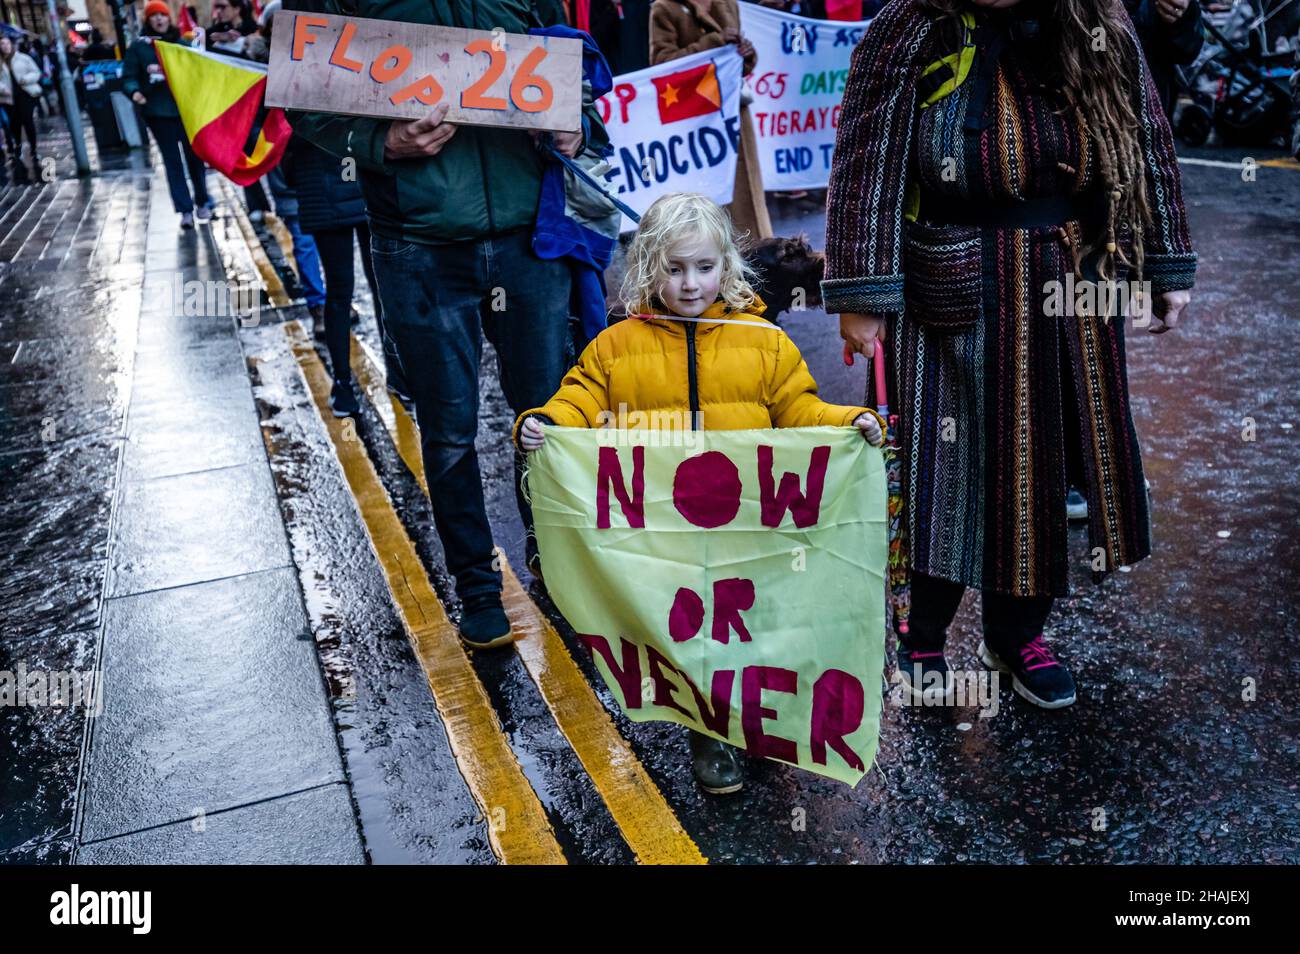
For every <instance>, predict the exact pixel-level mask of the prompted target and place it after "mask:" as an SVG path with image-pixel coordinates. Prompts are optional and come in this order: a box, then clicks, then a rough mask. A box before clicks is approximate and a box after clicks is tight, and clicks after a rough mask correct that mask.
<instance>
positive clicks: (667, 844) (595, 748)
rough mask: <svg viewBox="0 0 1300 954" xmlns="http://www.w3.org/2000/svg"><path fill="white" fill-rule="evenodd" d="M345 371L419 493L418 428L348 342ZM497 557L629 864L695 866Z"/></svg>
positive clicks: (519, 625) (561, 722)
mask: <svg viewBox="0 0 1300 954" xmlns="http://www.w3.org/2000/svg"><path fill="white" fill-rule="evenodd" d="M352 370H353V373H354V374H355V375H356V378H357V381H358V383H359V384H360V385H361V387H362V388H363V389H364V390H365V391H366V393H367V395H369V397H370V402H371V404H372V405H374V406H375V408H376V409H379V411H380V417H381V418H382V419H383V421H384V425H385V427H387V428H388V431H389V434H390V436H391V437H392V439H393V443H394V445H395V446H396V447H397V452H398V454H400V455H401V457H402V460H403V461H404V462H405V463H406V466H407V468H409V469H410V471H411V473H412V474H414V475H415V478H416V480H418V481H419V483H420V487H421V488H422V489H423V490H424V492H425V494H426V495H427V494H428V492H429V487H428V484H427V482H426V481H425V476H424V463H423V459H422V458H421V455H420V436H419V430H418V429H417V427H416V425H415V422H414V421H412V420H411V417H410V415H409V414H408V413H407V411H406V408H405V407H403V406H402V403H401V402H400V401H398V400H397V398H395V397H394V396H393V395H391V394H390V393H388V390H387V387H386V386H385V382H384V379H383V377H382V372H381V371H380V370H379V367H378V362H377V361H376V360H375V358H374V356H373V355H371V354H370V352H369V350H368V349H367V348H366V347H365V346H364V345H362V344H361V343H360V342H359V341H357V339H356V338H353V339H352ZM500 560H501V574H502V578H503V582H504V587H503V593H502V597H503V602H504V604H505V609H506V615H507V616H509V617H510V625H511V628H512V629H513V630H514V633H515V642H514V644H513V645H514V647H515V650H516V651H517V652H518V653H519V658H520V660H521V661H522V662H523V664H524V668H525V669H526V670H527V671H528V674H529V676H531V677H532V680H533V682H534V683H536V685H537V689H538V691H539V692H540V693H541V695H542V698H543V700H545V702H546V706H547V708H548V709H550V710H551V715H552V716H553V717H554V719H555V722H556V724H557V725H558V726H559V728H560V731H561V732H562V733H563V734H564V737H565V738H566V739H567V740H568V742H569V745H570V746H571V747H572V748H573V751H574V753H575V754H576V755H577V756H578V759H579V761H581V762H582V767H583V768H584V769H586V771H587V774H588V775H589V776H590V777H591V781H592V783H593V784H594V785H595V786H596V790H597V791H598V792H599V793H600V796H601V798H602V799H603V800H604V802H605V805H606V807H607V808H608V809H609V813H610V814H611V815H612V816H613V818H614V822H615V823H616V824H617V825H618V827H619V831H621V832H622V834H623V837H624V839H625V840H626V841H627V843H628V846H629V847H630V848H631V849H632V851H633V853H634V854H635V855H636V857H637V860H638V861H640V862H642V863H643V864H703V863H704V861H705V859H704V856H703V855H702V854H701V853H700V850H699V848H698V847H696V845H695V842H694V841H692V840H691V837H690V836H689V835H688V834H687V833H686V831H685V829H684V828H682V825H681V822H679V821H678V820H677V816H676V815H674V814H673V811H672V809H671V808H670V807H669V806H668V802H667V801H666V800H665V799H664V797H663V794H662V793H661V792H660V791H659V789H658V788H657V787H656V786H655V784H654V782H653V780H651V778H650V776H649V775H648V774H647V773H646V770H645V767H644V766H642V765H641V762H640V760H639V759H637V757H636V754H635V753H634V752H633V751H632V748H631V746H629V745H628V743H627V740H626V739H624V738H623V736H622V735H621V734H619V731H618V729H617V728H615V726H614V723H613V720H611V719H610V717H609V713H608V712H606V711H605V707H604V706H602V705H601V704H600V700H599V699H597V698H596V694H595V693H594V692H593V691H592V689H591V686H590V685H588V684H587V680H586V678H585V677H584V676H583V674H582V671H581V670H580V669H579V668H578V665H577V663H575V662H574V661H573V657H572V656H571V655H570V654H569V651H568V648H567V647H566V646H565V645H564V642H563V640H562V639H561V638H560V634H559V633H557V632H556V630H555V627H554V626H553V625H552V624H551V621H550V620H549V619H547V618H546V615H545V614H544V613H542V612H541V610H539V609H538V608H537V604H535V603H534V602H533V601H532V600H531V599H530V598H529V596H528V594H527V593H526V592H525V591H524V588H523V586H522V585H521V584H520V582H519V578H518V577H517V576H515V573H514V570H513V569H512V568H511V566H510V563H509V561H508V560H506V558H505V555H504V554H500Z"/></svg>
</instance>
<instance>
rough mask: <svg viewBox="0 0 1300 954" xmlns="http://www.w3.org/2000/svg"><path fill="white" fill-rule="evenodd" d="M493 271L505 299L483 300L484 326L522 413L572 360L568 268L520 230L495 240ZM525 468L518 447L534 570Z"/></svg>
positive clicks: (520, 499) (518, 477) (505, 387)
mask: <svg viewBox="0 0 1300 954" xmlns="http://www.w3.org/2000/svg"><path fill="white" fill-rule="evenodd" d="M489 272H490V275H491V278H490V281H491V287H493V288H500V289H501V297H500V299H499V300H494V299H492V298H489V299H488V301H487V302H486V303H485V304H484V307H483V329H484V332H485V333H486V335H487V338H488V340H489V341H490V342H491V343H492V347H493V348H494V349H495V350H496V353H497V366H498V368H499V369H500V377H501V390H502V392H504V394H505V398H506V403H508V404H509V405H510V408H511V410H512V411H514V413H515V414H521V413H523V412H524V411H526V410H528V409H529V408H534V407H539V406H540V405H542V404H545V403H546V402H547V401H548V400H550V399H551V396H552V395H553V394H555V392H556V390H557V389H558V388H559V386H560V381H561V379H563V377H564V374H565V372H566V371H568V370H569V368H570V366H571V365H572V363H573V361H572V358H573V355H572V339H571V336H570V334H569V287H570V273H569V266H568V265H567V264H566V263H565V262H564V261H562V260H544V259H540V258H538V257H537V256H536V255H534V254H533V250H532V239H531V237H530V236H529V235H528V234H527V232H526V231H524V230H520V231H518V232H515V233H512V234H510V235H507V236H502V237H499V238H497V239H494V240H493V241H492V243H491V253H490V261H489ZM523 472H524V455H523V454H522V453H521V452H519V451H516V452H515V502H516V504H517V505H518V507H519V516H520V517H521V518H522V519H523V522H524V530H525V533H526V534H527V538H526V553H527V560H528V563H529V566H530V568H531V569H532V570H533V571H534V572H535V573H536V572H537V570H538V567H537V565H536V561H535V559H534V557H535V554H536V539H535V537H534V535H533V512H532V508H531V507H529V506H528V501H527V500H525V499H524V494H523V489H522V487H521V481H522V478H523Z"/></svg>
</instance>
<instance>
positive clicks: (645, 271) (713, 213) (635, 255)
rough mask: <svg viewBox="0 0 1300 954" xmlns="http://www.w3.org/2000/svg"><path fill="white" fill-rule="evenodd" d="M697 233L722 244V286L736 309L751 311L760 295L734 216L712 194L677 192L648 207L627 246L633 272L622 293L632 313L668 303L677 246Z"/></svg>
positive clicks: (626, 276)
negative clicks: (670, 262) (665, 294)
mask: <svg viewBox="0 0 1300 954" xmlns="http://www.w3.org/2000/svg"><path fill="white" fill-rule="evenodd" d="M695 238H704V239H708V240H710V241H712V242H713V243H714V244H715V245H717V247H718V249H719V251H720V252H721V259H722V260H721V263H720V264H721V268H722V281H721V284H720V286H719V288H718V291H719V293H720V294H721V295H722V299H723V300H724V301H725V302H726V303H727V305H728V306H729V307H730V308H731V310H732V311H748V310H749V308H750V307H751V306H752V305H753V304H754V301H755V299H756V298H757V294H756V293H755V291H754V284H753V283H754V282H755V281H756V278H755V275H754V271H753V269H751V268H750V267H749V265H748V263H746V261H745V257H744V256H743V255H742V254H741V251H740V246H739V244H738V243H737V241H736V235H735V232H734V231H733V229H732V227H731V219H730V218H729V217H728V216H727V213H726V212H724V211H723V210H722V207H721V206H719V205H718V204H717V203H716V202H714V201H713V200H712V199H710V198H708V197H707V196H703V195H700V194H699V193H698V192H674V193H672V194H671V195H665V196H662V197H660V198H658V199H656V200H655V201H654V203H653V204H652V205H651V206H650V208H648V209H646V211H645V215H643V216H642V217H641V226H640V228H638V229H637V231H636V235H635V236H634V237H633V238H632V244H631V245H630V246H628V250H627V272H626V273H625V274H624V275H623V285H622V288H621V289H620V291H619V298H620V300H621V301H622V304H623V307H624V309H625V310H626V311H627V313H628V314H633V313H635V312H639V311H641V310H642V309H644V308H646V307H650V308H665V307H666V306H665V305H664V302H663V299H662V297H661V296H660V290H661V289H662V288H663V287H664V285H665V284H667V282H668V278H669V275H668V260H669V258H670V257H671V256H672V252H673V249H674V248H676V247H678V246H680V245H682V244H684V243H686V242H688V241H690V240H692V239H695Z"/></svg>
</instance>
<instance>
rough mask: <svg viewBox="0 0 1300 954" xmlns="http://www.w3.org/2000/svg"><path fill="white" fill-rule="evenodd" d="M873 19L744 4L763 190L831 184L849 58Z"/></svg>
mask: <svg viewBox="0 0 1300 954" xmlns="http://www.w3.org/2000/svg"><path fill="white" fill-rule="evenodd" d="M868 22H870V21H860V22H844V21H839V20H812V19H809V18H808V17H801V16H796V15H795V14H792V13H783V12H781V11H779V10H773V9H772V8H770V7H763V6H759V5H758V4H755V3H742V4H741V5H740V24H741V30H742V31H743V32H744V34H745V36H746V37H747V38H748V39H749V40H750V42H752V43H753V44H754V49H755V50H756V51H757V52H758V66H757V67H756V68H755V70H754V72H753V73H751V74H750V75H749V76H748V77H746V79H745V83H746V85H747V87H748V88H749V90H750V92H752V93H753V94H754V101H753V103H751V104H750V107H749V112H750V115H751V116H752V117H753V120H754V134H755V136H756V138H757V140H758V156H759V165H760V166H761V167H762V170H763V188H764V189H767V190H769V191H772V190H776V191H785V190H794V189H820V188H823V187H825V186H826V185H827V183H829V182H830V173H831V155H832V154H833V153H834V151H835V132H836V129H837V128H838V127H839V121H840V101H841V100H842V99H843V98H844V85H845V83H846V81H847V80H848V76H849V58H850V57H851V56H852V54H853V48H854V47H855V46H857V45H858V41H859V40H861V39H862V35H863V34H864V33H865V32H866V30H867V24H868Z"/></svg>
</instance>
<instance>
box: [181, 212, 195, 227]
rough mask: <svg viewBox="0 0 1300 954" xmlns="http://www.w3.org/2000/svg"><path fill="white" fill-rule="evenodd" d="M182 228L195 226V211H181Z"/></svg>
mask: <svg viewBox="0 0 1300 954" xmlns="http://www.w3.org/2000/svg"><path fill="white" fill-rule="evenodd" d="M181 228H183V229H192V228H194V213H193V212H182V213H181Z"/></svg>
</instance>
